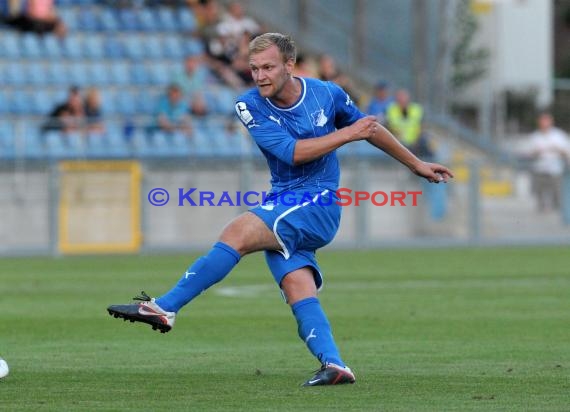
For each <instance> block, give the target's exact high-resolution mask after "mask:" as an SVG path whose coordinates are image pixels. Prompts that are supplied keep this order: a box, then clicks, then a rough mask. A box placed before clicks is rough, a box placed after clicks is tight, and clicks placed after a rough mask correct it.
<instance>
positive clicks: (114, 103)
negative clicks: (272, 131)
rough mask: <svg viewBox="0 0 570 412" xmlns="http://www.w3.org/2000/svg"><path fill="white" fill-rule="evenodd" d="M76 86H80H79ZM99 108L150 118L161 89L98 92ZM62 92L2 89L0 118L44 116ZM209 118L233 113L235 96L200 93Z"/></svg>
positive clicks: (230, 92)
mask: <svg viewBox="0 0 570 412" xmlns="http://www.w3.org/2000/svg"><path fill="white" fill-rule="evenodd" d="M79 84H80V83H79ZM99 92H100V93H101V107H102V110H103V113H104V115H105V116H107V117H113V116H128V117H132V116H135V115H148V116H150V115H154V114H156V110H157V107H158V101H159V99H160V96H161V95H162V94H163V93H164V88H163V87H161V88H156V87H155V88H152V89H147V88H142V89H140V90H137V89H133V88H102V89H99ZM66 94H67V91H66V90H57V91H55V90H54V91H52V90H50V89H45V88H41V89H38V90H34V91H29V90H26V91H22V90H20V89H12V90H10V89H7V90H6V89H5V90H2V91H0V115H19V116H25V115H35V116H46V115H47V114H48V113H49V112H50V111H51V110H52V109H53V108H54V107H55V105H56V104H58V103H61V102H63V101H64V100H65V98H66ZM202 95H203V97H204V100H205V102H206V106H207V108H208V110H209V113H211V114H214V115H216V114H222V115H230V114H233V113H234V103H235V99H236V97H237V96H236V94H235V92H234V91H233V90H231V89H228V88H226V87H212V88H207V89H204V90H203V92H202Z"/></svg>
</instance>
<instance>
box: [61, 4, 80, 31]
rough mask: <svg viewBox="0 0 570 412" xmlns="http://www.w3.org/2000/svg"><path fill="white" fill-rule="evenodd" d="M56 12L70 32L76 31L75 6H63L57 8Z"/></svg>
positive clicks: (77, 25) (77, 26)
mask: <svg viewBox="0 0 570 412" xmlns="http://www.w3.org/2000/svg"><path fill="white" fill-rule="evenodd" d="M57 14H58V15H59V17H60V18H61V19H62V20H63V22H64V23H65V26H66V27H67V29H68V30H69V31H70V32H76V31H77V29H78V28H79V24H78V19H77V13H76V9H75V8H71V7H64V8H61V9H58V11H57Z"/></svg>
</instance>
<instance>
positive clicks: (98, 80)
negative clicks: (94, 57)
mask: <svg viewBox="0 0 570 412" xmlns="http://www.w3.org/2000/svg"><path fill="white" fill-rule="evenodd" d="M87 71H88V76H89V79H90V84H91V85H92V86H96V87H102V86H107V85H109V84H111V80H110V75H109V71H108V69H107V64H106V63H101V62H96V63H91V64H89V65H88V66H87Z"/></svg>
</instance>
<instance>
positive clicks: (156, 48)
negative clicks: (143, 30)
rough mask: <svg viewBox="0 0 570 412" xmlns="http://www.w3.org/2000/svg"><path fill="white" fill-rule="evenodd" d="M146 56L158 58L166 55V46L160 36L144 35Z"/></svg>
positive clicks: (153, 58)
mask: <svg viewBox="0 0 570 412" xmlns="http://www.w3.org/2000/svg"><path fill="white" fill-rule="evenodd" d="M143 42H144V48H143V50H144V54H143V55H144V57H145V58H146V59H151V60H157V59H162V58H164V57H166V56H165V54H166V53H165V52H164V46H163V44H162V42H161V41H160V37H158V36H145V37H144V40H143Z"/></svg>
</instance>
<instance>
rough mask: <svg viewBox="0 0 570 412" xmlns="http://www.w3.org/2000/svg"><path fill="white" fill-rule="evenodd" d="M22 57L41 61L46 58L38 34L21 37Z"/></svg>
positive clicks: (27, 34) (26, 34)
mask: <svg viewBox="0 0 570 412" xmlns="http://www.w3.org/2000/svg"><path fill="white" fill-rule="evenodd" d="M20 47H21V50H22V56H23V57H25V58H27V59H39V58H41V57H44V48H43V45H42V42H41V40H40V37H39V36H38V35H36V34H32V33H25V34H23V35H22V37H21V44H20Z"/></svg>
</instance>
